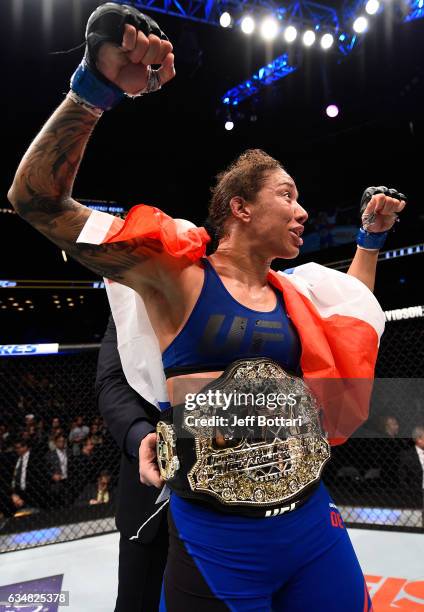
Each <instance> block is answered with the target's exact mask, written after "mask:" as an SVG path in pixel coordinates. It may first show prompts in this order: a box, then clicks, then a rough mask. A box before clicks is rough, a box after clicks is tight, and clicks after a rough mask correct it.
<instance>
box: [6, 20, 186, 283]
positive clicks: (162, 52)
mask: <svg viewBox="0 0 424 612" xmlns="http://www.w3.org/2000/svg"><path fill="white" fill-rule="evenodd" d="M173 61H174V58H173V54H172V45H171V43H170V42H169V41H165V40H161V39H160V38H158V37H157V36H154V35H150V36H149V37H146V36H145V35H144V34H143V33H142V32H140V31H137V30H136V29H135V28H134V27H133V26H130V25H128V24H127V25H125V30H124V37H123V41H122V45H121V46H118V45H115V44H112V43H107V42H106V43H104V44H103V45H102V46H101V48H100V51H99V59H98V62H97V68H98V70H99V71H100V72H101V73H102V74H103V75H104V76H106V77H107V79H109V80H110V81H111V82H112V83H114V84H115V85H118V87H120V88H122V89H123V90H124V91H127V92H129V93H134V92H136V91H140V90H142V89H143V88H144V87H145V86H146V84H147V78H148V71H147V68H148V66H150V65H151V64H161V65H162V67H161V69H160V71H159V73H160V80H161V83H162V84H163V83H165V82H167V81H168V80H170V79H171V78H173V76H174V74H175V72H174V67H173ZM97 121H98V117H96V116H94V115H93V114H91V113H90V112H88V111H87V110H86V109H85V108H84V107H83V106H81V105H79V104H77V103H75V102H74V101H73V100H71V99H69V98H67V99H65V100H64V101H63V102H62V104H61V105H60V106H59V108H58V109H57V110H56V112H55V113H54V114H53V115H52V117H51V118H50V119H49V120H48V122H47V123H46V125H45V126H44V127H43V128H42V130H41V131H40V133H39V134H38V136H37V137H36V138H35V140H34V142H33V143H32V144H31V145H30V147H29V149H28V151H27V152H26V154H25V156H24V157H23V159H22V161H21V163H20V165H19V167H18V170H17V173H16V176H15V179H14V182H13V185H12V187H11V188H10V190H9V194H8V197H9V200H10V202H11V204H12V205H13V207H14V208H15V210H16V212H17V213H18V214H19V215H20V216H21V217H22V218H24V219H25V220H26V221H28V222H29V223H30V224H31V225H33V226H34V227H35V228H36V229H37V230H38V231H40V232H41V233H42V234H44V235H45V236H46V237H47V238H49V239H50V240H52V241H53V242H54V243H55V244H57V245H58V246H59V247H60V248H61V249H63V250H65V251H66V252H67V253H69V254H70V255H71V256H72V257H74V258H75V259H77V260H78V261H80V262H81V263H82V264H83V265H85V266H87V267H88V268H89V269H90V270H93V272H95V273H96V274H99V275H101V276H105V277H107V278H110V279H112V280H116V281H118V282H120V283H123V284H127V285H130V286H133V285H134V284H135V279H136V278H138V280H139V279H140V274H142V273H143V268H144V272H145V274H146V276H148V275H149V274H154V267H155V266H154V264H152V262H154V260H155V256H157V255H160V254H161V253H162V252H163V249H162V247H161V245H160V244H159V243H157V244H155V243H154V242H152V241H143V240H138V239H137V240H136V239H134V240H128V241H124V242H118V243H112V244H101V245H91V244H83V243H78V244H77V243H76V239H77V237H78V236H79V234H80V232H81V230H82V228H83V227H84V225H85V223H86V221H87V219H88V217H89V216H90V214H91V212H92V211H91V210H90V209H89V208H88V207H86V206H83V205H82V204H80V203H78V202H76V201H75V200H74V199H73V198H72V187H73V183H74V180H75V177H76V175H77V172H78V168H79V166H80V163H81V160H82V157H83V155H84V151H85V148H86V145H87V142H88V140H89V138H90V135H91V133H92V131H93V129H94V127H95V125H96V123H97Z"/></svg>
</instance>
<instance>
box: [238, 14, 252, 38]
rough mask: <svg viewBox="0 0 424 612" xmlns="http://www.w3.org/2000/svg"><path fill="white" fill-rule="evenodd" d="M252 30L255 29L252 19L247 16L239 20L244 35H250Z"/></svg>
mask: <svg viewBox="0 0 424 612" xmlns="http://www.w3.org/2000/svg"><path fill="white" fill-rule="evenodd" d="M254 29H255V22H254V21H253V18H252V17H249V16H247V17H243V19H242V20H241V30H242V32H244V33H245V34H251V33H252V32H253V30H254Z"/></svg>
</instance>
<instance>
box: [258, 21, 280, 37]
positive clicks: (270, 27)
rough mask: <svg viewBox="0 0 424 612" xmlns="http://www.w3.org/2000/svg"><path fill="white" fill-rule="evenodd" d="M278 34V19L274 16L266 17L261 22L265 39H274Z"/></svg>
mask: <svg viewBox="0 0 424 612" xmlns="http://www.w3.org/2000/svg"><path fill="white" fill-rule="evenodd" d="M277 34H278V21H277V20H276V19H274V17H266V18H265V19H264V20H263V22H262V23H261V36H262V38H263V39H264V40H274V38H275V37H276V36H277Z"/></svg>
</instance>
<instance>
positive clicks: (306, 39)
mask: <svg viewBox="0 0 424 612" xmlns="http://www.w3.org/2000/svg"><path fill="white" fill-rule="evenodd" d="M302 40H303V44H304V45H305V47H310V46H311V45H313V44H314V42H315V32H314V31H313V30H306V32H305V33H304V35H303V37H302Z"/></svg>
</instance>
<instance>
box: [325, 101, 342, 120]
mask: <svg viewBox="0 0 424 612" xmlns="http://www.w3.org/2000/svg"><path fill="white" fill-rule="evenodd" d="M325 113H326V115H327V117H330V119H334V117H337V115H338V114H339V109H338V107H337V106H336V105H335V104H329V105H328V106H327V108H326V109H325Z"/></svg>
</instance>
